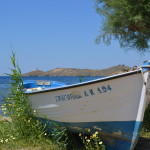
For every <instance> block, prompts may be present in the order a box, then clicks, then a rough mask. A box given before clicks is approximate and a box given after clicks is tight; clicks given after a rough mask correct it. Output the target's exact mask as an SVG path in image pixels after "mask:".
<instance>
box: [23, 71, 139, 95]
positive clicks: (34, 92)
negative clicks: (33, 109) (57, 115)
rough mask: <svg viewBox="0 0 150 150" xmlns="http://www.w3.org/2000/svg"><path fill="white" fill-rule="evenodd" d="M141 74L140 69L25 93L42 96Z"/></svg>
mask: <svg viewBox="0 0 150 150" xmlns="http://www.w3.org/2000/svg"><path fill="white" fill-rule="evenodd" d="M141 72H142V70H141V69H139V70H135V71H130V72H126V73H121V74H116V75H112V76H107V77H103V78H98V79H95V80H90V81H86V82H81V83H76V84H71V85H65V86H61V87H54V88H50V89H44V90H41V91H31V92H25V93H26V94H28V95H32V94H40V93H46V92H51V91H58V90H64V89H70V88H74V87H80V86H85V85H89V84H95V83H98V82H104V81H108V80H112V79H117V78H122V77H124V76H129V75H133V74H138V73H141Z"/></svg>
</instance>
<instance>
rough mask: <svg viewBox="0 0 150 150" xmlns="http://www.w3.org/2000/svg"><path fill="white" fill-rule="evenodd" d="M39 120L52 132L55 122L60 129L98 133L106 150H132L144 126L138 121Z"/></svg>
mask: <svg viewBox="0 0 150 150" xmlns="http://www.w3.org/2000/svg"><path fill="white" fill-rule="evenodd" d="M38 119H39V120H40V121H41V122H43V123H46V124H47V128H48V130H51V129H52V127H53V126H54V124H53V123H51V122H55V123H56V124H57V125H59V126H60V127H62V128H64V127H66V128H68V129H71V130H72V131H73V132H76V133H85V134H89V132H87V130H88V129H90V130H91V134H92V133H94V132H95V131H98V132H99V133H100V138H101V139H102V140H103V142H104V144H105V146H106V150H132V149H133V148H134V146H135V145H136V142H137V140H138V137H139V131H140V129H141V126H142V122H136V121H114V122H77V123H69V122H57V121H48V120H46V119H43V118H38Z"/></svg>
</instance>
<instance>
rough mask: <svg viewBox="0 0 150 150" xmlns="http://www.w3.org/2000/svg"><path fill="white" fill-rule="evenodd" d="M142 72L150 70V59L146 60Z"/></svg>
mask: <svg viewBox="0 0 150 150" xmlns="http://www.w3.org/2000/svg"><path fill="white" fill-rule="evenodd" d="M141 68H142V72H145V71H148V70H150V61H147V62H145V63H144V64H143V65H142V66H141Z"/></svg>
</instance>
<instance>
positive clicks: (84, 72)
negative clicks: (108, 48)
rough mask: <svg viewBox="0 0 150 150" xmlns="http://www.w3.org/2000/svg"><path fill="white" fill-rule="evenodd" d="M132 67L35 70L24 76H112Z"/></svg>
mask: <svg viewBox="0 0 150 150" xmlns="http://www.w3.org/2000/svg"><path fill="white" fill-rule="evenodd" d="M131 69H132V68H131V67H128V66H125V65H118V66H113V67H110V68H107V69H102V70H100V69H76V68H56V69H52V70H49V71H46V72H44V71H41V70H34V71H31V72H28V73H25V74H23V76H110V75H114V74H118V73H123V72H128V71H129V70H131Z"/></svg>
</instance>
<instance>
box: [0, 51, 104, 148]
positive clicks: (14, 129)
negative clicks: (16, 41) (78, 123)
mask: <svg viewBox="0 0 150 150" xmlns="http://www.w3.org/2000/svg"><path fill="white" fill-rule="evenodd" d="M10 58H11V62H12V65H13V68H12V69H11V71H12V74H8V75H9V76H11V83H10V85H11V90H10V94H9V95H8V98H6V99H5V100H4V104H3V105H2V106H1V109H2V110H3V113H4V115H7V116H9V119H8V117H2V116H1V117H0V149H3V150H8V149H9V150H19V149H20V150H33V149H35V150H55V149H57V150H59V149H60V150H67V149H68V150H70V149H72V150H73V149H74V150H75V149H76V150H79V149H80V150H84V149H85V150H105V146H104V145H103V142H102V141H101V140H100V138H99V135H98V132H95V133H94V134H93V135H91V136H84V135H83V134H82V135H81V134H80V135H74V134H73V133H71V132H69V131H68V130H66V129H64V130H59V126H57V125H56V127H55V128H53V130H52V131H51V133H49V132H47V127H46V125H43V124H41V122H40V121H39V120H37V119H35V117H34V115H35V114H36V110H32V108H31V104H30V103H29V101H28V96H27V94H25V93H24V92H23V81H22V76H21V70H20V68H19V66H18V64H17V63H16V58H15V53H12V57H10ZM89 132H90V131H89Z"/></svg>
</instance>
